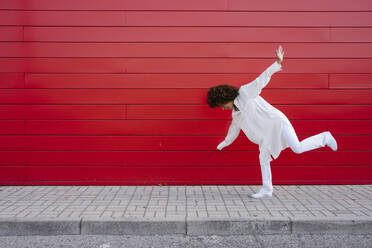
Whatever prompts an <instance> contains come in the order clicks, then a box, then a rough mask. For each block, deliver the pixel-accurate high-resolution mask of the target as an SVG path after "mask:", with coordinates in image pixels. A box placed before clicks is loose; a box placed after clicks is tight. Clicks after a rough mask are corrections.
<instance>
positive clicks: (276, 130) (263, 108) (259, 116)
mask: <svg viewBox="0 0 372 248" xmlns="http://www.w3.org/2000/svg"><path fill="white" fill-rule="evenodd" d="M281 68H282V66H281V65H280V64H279V63H278V62H275V63H273V64H272V65H271V66H270V67H269V68H267V69H266V70H265V71H264V72H263V73H261V75H260V76H259V77H257V78H256V79H255V80H254V81H252V82H250V83H248V84H245V85H243V86H241V87H240V88H239V95H238V96H237V97H236V98H235V99H234V104H235V106H237V107H238V109H239V111H236V110H235V109H233V111H232V121H231V124H230V127H229V131H228V134H227V136H226V138H225V140H224V141H223V142H221V143H220V145H219V146H218V147H217V149H219V150H221V149H222V148H223V147H225V146H228V145H230V144H231V143H232V142H233V141H234V140H235V139H236V138H237V137H238V135H239V133H240V129H242V130H243V132H244V134H245V135H246V136H247V138H248V139H249V140H250V141H252V142H253V143H255V144H258V145H259V150H260V160H261V159H264V160H266V161H271V160H272V159H271V157H270V154H271V155H272V156H273V157H274V159H276V158H277V157H278V156H279V154H280V152H281V151H282V150H284V149H286V148H287V147H288V144H287V143H286V141H285V140H284V138H283V137H282V136H281V128H282V124H283V122H286V123H288V124H289V125H291V123H290V122H289V120H288V118H287V117H286V116H285V115H284V114H283V113H282V112H280V111H279V110H278V109H276V108H274V107H273V106H272V105H270V104H269V103H268V102H266V101H265V100H264V99H263V98H262V97H261V96H260V93H261V90H262V88H264V87H265V86H266V85H267V84H268V82H269V81H270V79H271V76H272V75H273V74H274V73H275V72H278V71H281V70H282V69H281Z"/></svg>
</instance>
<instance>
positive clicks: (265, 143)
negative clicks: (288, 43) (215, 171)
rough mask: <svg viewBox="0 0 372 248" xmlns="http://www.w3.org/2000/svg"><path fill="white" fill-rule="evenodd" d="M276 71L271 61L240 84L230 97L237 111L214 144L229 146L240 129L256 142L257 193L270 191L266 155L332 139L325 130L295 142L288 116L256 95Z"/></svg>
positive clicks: (320, 144) (277, 67)
mask: <svg viewBox="0 0 372 248" xmlns="http://www.w3.org/2000/svg"><path fill="white" fill-rule="evenodd" d="M280 70H281V65H280V64H279V63H278V62H275V63H273V64H272V65H271V66H270V67H269V68H267V69H266V70H265V71H264V72H263V73H261V75H260V76H259V77H257V78H256V79H255V80H254V81H252V82H250V83H248V84H245V85H243V86H241V87H240V89H239V95H238V96H237V97H236V98H235V99H234V105H235V106H236V107H238V109H239V111H236V110H235V109H233V111H232V121H231V124H230V127H229V131H228V134H227V136H226V138H225V140H224V141H223V142H221V143H220V144H219V145H218V147H217V149H219V150H221V149H222V148H223V147H225V146H228V145H230V144H231V143H232V142H233V141H234V140H235V139H236V138H237V137H238V135H239V133H240V129H242V130H243V132H244V134H245V135H246V136H247V138H248V139H249V140H250V141H252V142H253V143H255V144H257V145H259V150H260V155H259V160H260V165H261V175H262V184H263V186H262V188H261V190H260V192H263V191H264V192H270V195H271V192H272V190H273V187H272V182H271V170H270V161H272V158H271V156H270V155H272V156H273V158H274V159H276V158H277V157H278V156H279V154H280V152H281V151H282V150H284V149H286V148H287V147H291V149H292V150H293V151H294V152H296V153H302V152H304V151H308V150H312V149H315V148H319V147H323V146H325V145H326V144H327V142H328V143H329V142H331V140H332V138H333V137H331V136H332V135H331V134H330V133H329V132H323V133H321V134H318V135H315V136H312V137H309V138H307V139H305V140H303V141H302V142H299V140H298V138H297V135H296V133H295V131H294V128H293V126H292V124H291V123H290V121H289V120H288V118H287V117H286V116H285V115H284V114H283V113H282V112H281V111H279V110H278V109H276V108H275V107H273V106H272V105H270V104H269V103H268V102H266V101H265V100H264V99H263V98H262V97H261V96H260V95H259V94H260V93H261V90H262V89H263V88H264V87H265V86H266V85H267V84H268V82H269V81H270V79H271V76H272V75H273V74H274V73H275V72H278V71H280ZM333 140H334V139H333ZM333 140H332V141H333ZM334 142H335V141H334ZM336 146H337V145H336ZM336 149H337V148H336Z"/></svg>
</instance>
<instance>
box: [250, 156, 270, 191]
mask: <svg viewBox="0 0 372 248" xmlns="http://www.w3.org/2000/svg"><path fill="white" fill-rule="evenodd" d="M259 159H260V166H261V177H262V187H261V189H260V190H259V191H258V192H257V193H256V194H253V195H251V196H252V197H253V198H261V197H265V196H271V195H272V192H273V184H272V178H271V168H270V160H269V159H268V157H267V155H265V153H260V156H259Z"/></svg>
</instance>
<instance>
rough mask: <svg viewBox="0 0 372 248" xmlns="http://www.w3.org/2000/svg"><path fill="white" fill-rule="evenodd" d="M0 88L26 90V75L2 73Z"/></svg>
mask: <svg viewBox="0 0 372 248" xmlns="http://www.w3.org/2000/svg"><path fill="white" fill-rule="evenodd" d="M0 88H25V74H24V73H0Z"/></svg>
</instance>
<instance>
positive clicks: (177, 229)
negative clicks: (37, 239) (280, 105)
mask: <svg viewBox="0 0 372 248" xmlns="http://www.w3.org/2000/svg"><path fill="white" fill-rule="evenodd" d="M259 188H260V186H258V185H255V186H243V185H234V186H0V236H13V235H47V236H48V235H86V234H92V235H96V234H98V235H154V234H157V235H172V234H177V235H178V234H183V235H190V236H195V235H246V234H259V235H265V234H296V233H302V234H345V233H349V234H368V233H372V185H306V186H305V185H303V186H277V185H275V186H274V193H273V196H272V197H269V198H263V199H253V198H250V197H249V196H250V195H251V194H253V193H255V192H256V191H257V190H258V189H259Z"/></svg>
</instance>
